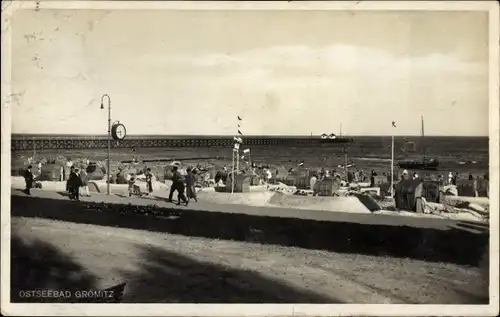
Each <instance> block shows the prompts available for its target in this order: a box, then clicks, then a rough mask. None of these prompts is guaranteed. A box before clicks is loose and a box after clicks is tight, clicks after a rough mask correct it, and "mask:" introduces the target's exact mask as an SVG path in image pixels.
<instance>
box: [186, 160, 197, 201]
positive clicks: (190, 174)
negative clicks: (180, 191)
mask: <svg viewBox="0 0 500 317" xmlns="http://www.w3.org/2000/svg"><path fill="white" fill-rule="evenodd" d="M186 171H187V175H186V196H187V199H188V201H189V200H191V198H192V199H194V201H196V202H198V198H197V197H196V188H195V184H196V170H191V169H190V168H188V169H187V170H186Z"/></svg>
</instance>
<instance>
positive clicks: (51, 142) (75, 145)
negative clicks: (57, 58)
mask: <svg viewBox="0 0 500 317" xmlns="http://www.w3.org/2000/svg"><path fill="white" fill-rule="evenodd" d="M243 140H244V142H243V144H244V145H312V144H319V142H320V138H319V137H311V136H245V137H244V138H243ZM233 142H234V141H233V136H134V135H132V136H127V138H126V139H125V140H122V141H115V140H112V141H111V147H112V148H182V147H188V148H196V147H220V146H231V145H232V144H233ZM107 146H108V141H107V136H103V135H96V136H79V135H68V136H55V135H20V134H18V135H16V134H13V135H12V137H11V151H13V152H15V151H26V150H55V149H65V150H68V149H101V148H102V149H104V148H107Z"/></svg>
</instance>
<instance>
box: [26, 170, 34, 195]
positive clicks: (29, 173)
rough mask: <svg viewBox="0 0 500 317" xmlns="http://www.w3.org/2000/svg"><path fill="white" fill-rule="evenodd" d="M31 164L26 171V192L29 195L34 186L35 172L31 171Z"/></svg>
mask: <svg viewBox="0 0 500 317" xmlns="http://www.w3.org/2000/svg"><path fill="white" fill-rule="evenodd" d="M31 168H32V167H31V165H29V166H28V168H27V169H26V170H25V171H24V181H25V182H26V189H25V190H24V192H25V193H26V194H27V195H31V188H33V172H32V171H31Z"/></svg>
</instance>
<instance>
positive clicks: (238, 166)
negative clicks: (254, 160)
mask: <svg viewBox="0 0 500 317" xmlns="http://www.w3.org/2000/svg"><path fill="white" fill-rule="evenodd" d="M236 154H237V155H236V174H238V172H239V170H240V149H237V150H236Z"/></svg>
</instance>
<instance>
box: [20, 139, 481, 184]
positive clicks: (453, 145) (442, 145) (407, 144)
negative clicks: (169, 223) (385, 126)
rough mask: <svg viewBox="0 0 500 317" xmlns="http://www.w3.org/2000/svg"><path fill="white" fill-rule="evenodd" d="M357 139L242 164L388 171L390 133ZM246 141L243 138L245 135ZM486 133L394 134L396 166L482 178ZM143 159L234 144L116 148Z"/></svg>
mask: <svg viewBox="0 0 500 317" xmlns="http://www.w3.org/2000/svg"><path fill="white" fill-rule="evenodd" d="M354 138H355V142H354V143H351V144H349V145H348V146H347V147H345V145H343V144H310V145H307V144H306V145H304V144H300V145H252V146H245V144H244V143H243V145H242V147H241V149H240V156H244V157H240V162H241V164H245V162H248V161H249V160H251V161H252V162H254V163H256V164H263V165H270V166H283V167H286V168H289V167H293V166H297V165H298V164H299V163H301V162H302V163H303V166H304V167H310V168H321V167H325V168H329V169H338V168H339V165H344V164H345V162H346V160H347V162H348V163H349V164H353V163H354V164H355V166H354V167H353V168H354V169H362V170H364V171H369V170H376V171H378V172H379V173H382V172H389V171H390V166H391V137H390V136H356V137H354ZM243 141H244V138H243ZM488 141H489V139H488V137H442V136H426V137H425V139H422V138H421V137H395V145H394V154H395V162H396V164H395V170H396V171H398V167H397V161H400V160H409V159H421V158H423V155H424V153H425V155H426V157H427V158H435V159H438V160H439V161H440V164H439V167H438V170H437V171H436V172H427V171H426V172H425V173H426V174H427V173H430V174H435V173H439V174H445V173H448V172H458V173H460V174H464V173H467V174H468V173H472V174H473V175H478V176H483V175H484V174H485V173H487V172H488V164H489V142H488ZM247 148H248V149H250V154H249V155H248V154H246V155H244V154H243V150H244V149H247ZM36 154H37V156H41V157H53V156H67V157H71V158H72V159H77V158H78V157H89V158H90V159H91V160H104V159H105V158H106V155H107V151H106V149H88V150H87V149H85V150H76V149H73V150H42V151H40V150H39V151H37V153H36ZM31 155H32V153H31V152H30V151H21V152H14V153H13V164H14V161H16V160H17V159H21V158H25V157H28V156H31ZM134 157H135V158H136V159H138V160H142V159H172V160H174V159H179V160H183V159H189V160H188V161H197V159H196V158H199V161H204V160H206V161H210V160H209V159H208V158H209V157H210V158H212V161H213V160H214V159H215V158H217V165H223V164H226V165H230V164H231V158H232V148H231V147H228V146H225V147H197V148H135V151H134V150H133V149H128V148H121V149H119V148H113V149H112V161H114V160H131V159H132V158H134Z"/></svg>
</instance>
